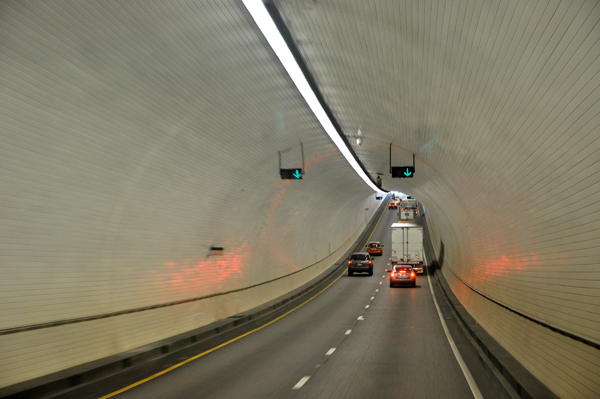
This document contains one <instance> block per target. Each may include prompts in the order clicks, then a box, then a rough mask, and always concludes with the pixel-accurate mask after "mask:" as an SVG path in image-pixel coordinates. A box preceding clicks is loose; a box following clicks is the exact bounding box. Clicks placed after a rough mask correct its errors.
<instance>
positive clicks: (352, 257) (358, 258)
mask: <svg viewBox="0 0 600 399" xmlns="http://www.w3.org/2000/svg"><path fill="white" fill-rule="evenodd" d="M350 259H352V260H366V259H367V256H366V255H351V256H350Z"/></svg>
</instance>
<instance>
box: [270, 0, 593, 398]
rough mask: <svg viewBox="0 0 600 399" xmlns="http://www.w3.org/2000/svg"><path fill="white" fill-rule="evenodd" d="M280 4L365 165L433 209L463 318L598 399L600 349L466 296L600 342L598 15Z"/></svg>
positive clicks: (544, 372)
mask: <svg viewBox="0 0 600 399" xmlns="http://www.w3.org/2000/svg"><path fill="white" fill-rule="evenodd" d="M275 2H276V4H277V5H278V7H280V9H281V12H282V15H283V18H284V20H285V22H286V25H287V26H288V27H289V30H290V32H291V35H292V36H293V37H294V39H295V42H296V45H297V47H298V49H299V51H300V53H301V54H302V55H303V57H304V58H305V60H306V62H307V65H309V68H310V69H311V71H312V73H313V75H314V76H315V78H316V80H317V84H318V85H319V87H320V89H321V91H322V93H323V95H324V97H325V98H326V100H327V102H328V104H330V107H331V108H332V111H333V113H334V114H335V115H340V119H341V125H342V128H343V129H344V131H345V132H346V133H347V134H351V135H357V134H358V132H359V131H360V132H361V133H362V137H363V140H362V141H363V143H362V145H361V146H358V145H355V146H354V150H355V151H356V152H357V154H358V156H359V157H360V158H361V160H362V161H363V163H364V164H365V165H366V167H367V168H368V169H369V170H375V171H378V172H383V173H385V174H384V177H383V184H384V187H387V188H390V189H394V190H399V191H401V192H404V193H408V194H410V195H413V196H414V197H415V198H417V199H418V200H419V201H420V202H421V203H422V204H423V205H424V206H425V207H426V209H427V215H428V218H427V220H428V222H429V223H431V224H432V226H433V227H434V228H432V231H435V232H437V233H435V235H434V243H433V244H434V247H435V248H436V249H437V251H438V255H439V253H440V252H442V243H443V254H444V256H443V260H444V265H443V267H442V272H443V274H444V276H445V277H446V279H447V280H448V282H449V284H450V286H451V288H452V290H453V291H454V293H455V294H456V295H457V297H458V298H459V299H460V301H461V302H462V304H463V305H464V307H465V308H466V309H467V310H468V311H469V312H470V313H471V314H472V315H473V316H474V318H475V319H476V320H477V321H478V322H479V323H480V324H481V325H482V326H484V327H485V329H486V330H487V331H488V332H489V333H490V334H491V335H492V336H493V337H494V338H496V339H497V340H498V341H499V342H500V343H501V344H502V345H503V346H504V347H505V348H506V349H507V350H508V351H509V352H510V353H511V354H512V355H514V356H515V357H516V358H517V359H518V360H519V361H521V362H522V364H523V365H524V366H525V367H526V368H527V369H529V370H530V371H531V372H532V373H533V374H534V375H535V376H536V377H538V378H539V379H540V380H541V381H542V382H543V383H544V384H546V385H548V386H549V387H550V388H551V389H552V390H553V391H554V392H556V393H557V394H559V395H560V396H561V397H565V398H597V397H598V396H599V395H600V351H599V350H598V349H596V347H597V346H596V347H594V346H590V345H585V344H583V343H582V342H580V341H578V340H575V339H571V338H567V337H565V336H564V335H561V334H558V333H555V332H554V331H552V330H550V329H548V328H545V327H541V326H540V325H538V324H536V323H533V322H531V321H529V320H527V319H525V318H523V317H520V316H516V315H515V314H514V313H511V312H509V311H506V310H505V309H504V308H502V307H501V306H498V305H495V304H494V303H493V302H490V301H488V300H487V299H483V297H481V296H480V295H478V294H475V293H474V292H473V291H472V290H470V289H469V288H468V287H467V285H465V284H468V285H470V286H471V287H474V288H475V289H477V290H478V291H480V292H482V293H484V294H486V295H488V296H489V297H491V298H493V299H494V300H496V301H497V302H500V303H502V304H505V305H507V306H510V307H512V308H514V309H515V310H517V311H519V312H522V313H524V314H527V315H529V316H531V317H533V318H536V319H538V320H540V321H542V322H544V323H546V324H549V325H552V326H555V327H557V328H559V329H563V330H566V331H569V332H571V333H574V334H575V335H578V336H580V337H584V338H586V339H588V340H589V341H595V342H596V343H597V342H600V302H599V296H598V293H599V292H600V266H599V265H600V245H599V243H600V229H599V226H600V217H599V215H600V190H599V189H600V178H599V176H600V174H599V172H600V118H599V116H600V24H599V21H600V3H599V2H598V1H583V0H575V1H536V0H534V1H519V0H503V1H480V0H461V1H438V0H414V1H412V0H405V1H398V0H387V1H386V0H381V1H377V2H365V1H361V0H330V1H326V2H304V1H302V0H286V1H283V0H282V1H275ZM351 142H352V143H353V142H354V141H351ZM390 143H392V149H393V154H392V157H393V162H394V165H398V166H400V165H409V164H411V163H412V162H411V161H412V154H415V156H416V173H415V177H414V179H391V178H390V175H389V174H388V173H387V172H388V156H389V155H388V150H389V146H390Z"/></svg>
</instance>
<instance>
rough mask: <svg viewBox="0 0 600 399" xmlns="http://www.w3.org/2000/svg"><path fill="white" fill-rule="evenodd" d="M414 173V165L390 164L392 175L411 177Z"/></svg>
mask: <svg viewBox="0 0 600 399" xmlns="http://www.w3.org/2000/svg"><path fill="white" fill-rule="evenodd" d="M414 175H415V167H414V166H392V177H403V178H412V177H413V176H414Z"/></svg>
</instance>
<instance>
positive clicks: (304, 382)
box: [292, 375, 310, 390]
mask: <svg viewBox="0 0 600 399" xmlns="http://www.w3.org/2000/svg"><path fill="white" fill-rule="evenodd" d="M309 378H310V375H307V376H305V377H302V378H300V381H298V383H297V384H296V385H294V387H293V388H292V389H293V390H296V389H300V388H302V387H303V386H304V384H306V381H308V379H309Z"/></svg>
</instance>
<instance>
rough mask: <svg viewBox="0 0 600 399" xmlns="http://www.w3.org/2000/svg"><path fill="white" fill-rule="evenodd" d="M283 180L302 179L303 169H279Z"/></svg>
mask: <svg viewBox="0 0 600 399" xmlns="http://www.w3.org/2000/svg"><path fill="white" fill-rule="evenodd" d="M279 174H280V175H281V178H282V179H291V180H299V179H302V168H295V169H279Z"/></svg>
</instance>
